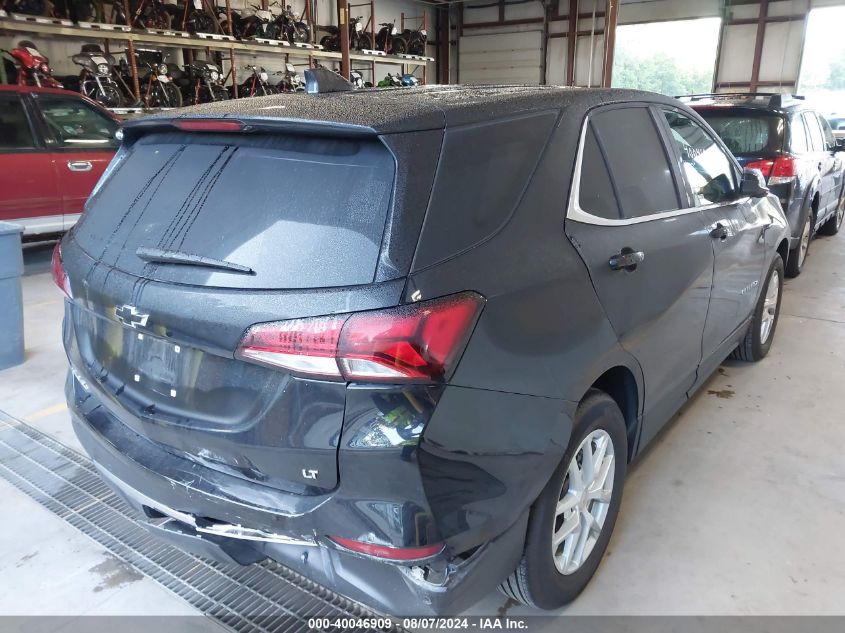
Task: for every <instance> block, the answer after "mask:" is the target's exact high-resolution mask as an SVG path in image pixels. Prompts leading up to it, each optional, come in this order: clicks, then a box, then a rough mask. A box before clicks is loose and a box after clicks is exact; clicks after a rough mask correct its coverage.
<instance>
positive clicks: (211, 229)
mask: <svg viewBox="0 0 845 633" xmlns="http://www.w3.org/2000/svg"><path fill="white" fill-rule="evenodd" d="M394 171H395V167H394V160H393V156H392V155H391V154H390V152H388V150H387V148H385V147H384V145H382V144H381V143H380V142H378V141H375V140H349V139H322V138H313V137H293V136H272V137H270V136H267V137H243V136H228V135H217V136H215V135H193V136H192V135H186V134H154V135H150V136H147V137H142V138H141V139H140V140H139V141H138V142H137V143H135V144H134V145H133V146H131V147H130V148H129V149H128V151H127V152H126V154H125V155H124V156H123V158H122V160H121V162H120V163H119V164H118V165H117V167H116V168H115V169H114V172H113V173H112V174H111V175H110V177H109V178H108V179H107V180H106V181H105V182H104V184H103V185H102V187H101V188H100V189H99V191H97V193H96V194H95V195H94V196H92V197H91V198H90V199H89V201H88V205H87V207H86V212H85V214H84V215H83V220H82V222H81V223H80V224H79V225H78V227H77V229H76V232H75V235H76V239H77V240H78V241H79V243H80V245H81V246H82V248H84V249H85V250H86V251H87V252H88V253H89V254H91V255H92V256H93V257H95V258H100V259H102V260H104V261H105V263H107V264H110V265H116V266H117V267H118V268H119V269H121V270H125V271H127V272H130V273H132V274H137V275H139V276H142V277H145V278H151V279H156V280H160V281H168V282H178V283H186V284H194V285H205V286H219V287H234V288H273V289H287V288H322V287H330V286H347V285H358V284H367V283H372V281H373V278H374V274H375V270H376V265H377V261H378V256H379V253H380V249H381V242H382V236H383V233H384V227H385V223H386V218H387V214H388V210H389V207H390V200H391V194H392V190H393V179H394ZM139 248H146V249H160V250H165V251H179V252H180V253H184V254H189V255H198V256H202V257H207V258H212V259H216V260H223V261H225V262H229V263H232V264H238V265H240V266H246V267H248V268H250V269H252V270H253V271H254V274H252V275H248V274H236V273H233V272H229V271H223V270H213V269H210V268H205V267H199V266H186V265H174V264H157V263H148V262H145V261H143V260H142V259H140V258H139V257H138V256H137V250H138V249H139Z"/></svg>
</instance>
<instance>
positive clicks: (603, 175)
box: [578, 125, 619, 220]
mask: <svg viewBox="0 0 845 633" xmlns="http://www.w3.org/2000/svg"><path fill="white" fill-rule="evenodd" d="M578 206H580V207H581V209H583V210H584V211H586V212H587V213H589V214H590V215H594V216H596V217H599V218H604V219H606V220H618V219H619V202H618V201H617V200H616V194H615V193H614V192H613V184H612V183H611V182H610V174H608V173H607V165H606V164H605V162H604V157H603V156H602V153H601V149H600V148H599V145H598V141H597V140H596V134H595V132H593V127H592V125H588V126H587V133H586V136H585V137H584V153H583V155H582V156H581V180H580V183H579V185H578Z"/></svg>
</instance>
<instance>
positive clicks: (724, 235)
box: [710, 222, 728, 242]
mask: <svg viewBox="0 0 845 633" xmlns="http://www.w3.org/2000/svg"><path fill="white" fill-rule="evenodd" d="M710 237H712V238H713V239H714V240H722V241H723V242H724V241H725V240H726V239H728V228H727V227H726V226H725V225H724V224H722V223H721V222H718V223H717V224H716V227H715V228H714V229H713V230H712V231H710Z"/></svg>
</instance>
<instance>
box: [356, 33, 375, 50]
mask: <svg viewBox="0 0 845 633" xmlns="http://www.w3.org/2000/svg"><path fill="white" fill-rule="evenodd" d="M358 50H359V51H371V50H373V40H372V38H371V37H370V34H369V33H361V35H359V36H358Z"/></svg>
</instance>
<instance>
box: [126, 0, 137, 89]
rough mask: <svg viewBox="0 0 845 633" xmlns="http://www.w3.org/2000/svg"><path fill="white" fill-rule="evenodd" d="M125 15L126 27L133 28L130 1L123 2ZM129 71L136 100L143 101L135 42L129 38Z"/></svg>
mask: <svg viewBox="0 0 845 633" xmlns="http://www.w3.org/2000/svg"><path fill="white" fill-rule="evenodd" d="M123 15H124V16H125V17H126V26H132V17H131V15H130V13H129V0H123ZM127 43H128V44H129V46H128V47H127V48H128V49H129V70H130V71H131V72H132V92H134V93H135V99H137V100H140V99H141V82H139V81H138V62H137V60H136V59H135V42H134V41H133V40H132V38H131V37H129V39H128V41H127Z"/></svg>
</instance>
